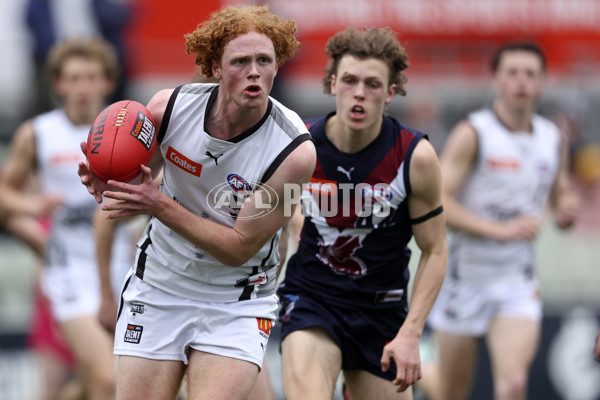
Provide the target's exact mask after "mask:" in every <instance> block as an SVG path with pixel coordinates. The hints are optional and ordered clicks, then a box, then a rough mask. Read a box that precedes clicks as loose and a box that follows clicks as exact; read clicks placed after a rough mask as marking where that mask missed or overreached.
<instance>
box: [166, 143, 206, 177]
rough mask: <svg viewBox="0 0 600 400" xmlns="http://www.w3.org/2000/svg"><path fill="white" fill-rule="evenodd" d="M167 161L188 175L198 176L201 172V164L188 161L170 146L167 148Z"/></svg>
mask: <svg viewBox="0 0 600 400" xmlns="http://www.w3.org/2000/svg"><path fill="white" fill-rule="evenodd" d="M167 160H169V161H170V162H172V163H173V164H175V165H176V166H177V167H179V168H181V169H182V170H184V171H185V172H187V173H188V174H192V175H194V176H200V173H201V172H202V164H198V163H197V162H194V161H192V160H190V159H189V158H187V157H186V156H184V155H183V154H181V153H180V152H178V151H177V150H175V149H174V148H172V147H171V146H169V148H168V149H167Z"/></svg>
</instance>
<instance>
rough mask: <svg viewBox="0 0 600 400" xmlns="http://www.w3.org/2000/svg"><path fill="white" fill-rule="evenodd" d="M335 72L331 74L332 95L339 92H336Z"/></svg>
mask: <svg viewBox="0 0 600 400" xmlns="http://www.w3.org/2000/svg"><path fill="white" fill-rule="evenodd" d="M335 78H336V76H335V74H331V94H332V95H334V96H335V95H336V94H337V93H336V92H335Z"/></svg>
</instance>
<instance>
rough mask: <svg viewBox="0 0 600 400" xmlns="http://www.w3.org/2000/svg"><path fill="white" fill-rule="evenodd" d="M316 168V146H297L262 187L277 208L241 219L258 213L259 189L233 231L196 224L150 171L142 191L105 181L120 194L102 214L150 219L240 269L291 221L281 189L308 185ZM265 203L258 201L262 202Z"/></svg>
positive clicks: (198, 220) (197, 220)
mask: <svg viewBox="0 0 600 400" xmlns="http://www.w3.org/2000/svg"><path fill="white" fill-rule="evenodd" d="M315 164H316V152H315V148H314V144H313V143H312V142H310V141H306V142H304V143H302V144H300V145H299V146H298V147H297V148H296V149H295V150H294V151H293V152H292V153H291V154H290V155H289V156H288V157H287V158H286V159H285V160H284V161H283V162H282V164H281V165H280V166H279V168H278V169H277V170H276V171H275V173H274V174H273V176H272V177H271V178H270V179H269V180H268V181H267V182H266V184H265V186H267V187H269V188H270V189H271V190H274V191H275V192H276V193H277V197H278V198H279V201H278V202H277V203H276V204H270V206H272V207H274V209H273V211H272V212H270V213H268V214H267V215H265V216H263V217H260V220H257V219H252V218H245V217H246V216H250V215H257V214H258V213H259V211H260V210H257V208H256V204H257V203H256V202H255V197H256V196H260V194H259V192H260V191H262V190H264V189H263V188H259V189H258V190H257V191H256V192H255V193H254V194H253V195H251V196H249V197H248V199H246V201H245V202H244V205H243V206H242V208H241V210H240V213H239V216H238V219H237V222H236V224H235V225H234V226H233V228H229V227H226V226H223V225H220V224H217V223H215V222H212V221H209V220H206V219H203V218H200V217H199V216H197V215H195V214H193V213H191V212H190V211H188V210H186V209H185V208H184V207H182V206H181V205H179V204H178V203H176V202H175V201H173V200H172V199H170V198H168V197H167V196H165V195H164V194H163V193H161V192H159V191H158V189H156V187H155V186H154V185H153V184H152V180H151V177H150V169H149V168H143V169H142V170H143V172H144V179H143V181H142V184H140V185H131V184H126V183H121V182H113V181H109V182H110V183H111V186H113V187H115V188H117V189H119V190H120V191H121V192H113V191H106V192H104V196H105V197H108V198H112V199H115V200H120V202H118V203H115V204H110V205H106V206H104V207H103V208H104V209H105V210H107V211H117V212H116V213H112V214H110V215H109V217H110V218H114V217H124V216H130V215H138V214H151V215H153V216H154V217H156V218H158V219H159V220H160V221H161V222H163V223H164V224H165V225H167V226H168V227H170V228H171V229H173V230H174V231H175V232H177V233H178V234H179V235H181V236H182V237H183V238H185V239H187V240H188V241H190V242H191V243H193V244H194V245H196V246H198V247H199V248H201V249H203V250H204V251H206V252H208V253H209V254H211V255H212V256H213V257H215V258H216V259H217V260H219V262H221V263H223V264H225V265H230V266H239V265H242V264H243V263H244V262H245V261H247V260H248V259H250V258H251V257H252V256H253V255H254V254H256V253H257V252H258V251H259V250H260V248H261V247H262V246H263V245H264V244H265V243H266V242H267V241H268V240H269V239H270V238H272V237H273V235H275V233H276V232H277V231H278V230H279V229H280V228H281V227H282V226H283V225H284V224H285V223H286V221H287V220H288V219H289V216H286V215H285V212H284V211H285V207H284V204H283V200H282V199H284V194H285V192H284V185H285V184H286V183H287V184H296V185H299V186H302V185H303V184H305V183H307V182H308V180H309V179H310V177H311V176H312V173H313V170H314V167H315ZM267 197H268V196H261V199H266V198H267Z"/></svg>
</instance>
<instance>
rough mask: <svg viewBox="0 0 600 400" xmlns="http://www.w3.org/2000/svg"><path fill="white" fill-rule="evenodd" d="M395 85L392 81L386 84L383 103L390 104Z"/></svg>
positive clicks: (394, 93)
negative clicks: (386, 90) (386, 89)
mask: <svg viewBox="0 0 600 400" xmlns="http://www.w3.org/2000/svg"><path fill="white" fill-rule="evenodd" d="M396 89H397V86H396V84H395V83H392V84H391V85H390V86H388V92H387V96H386V97H385V104H390V103H391V102H392V100H393V99H394V96H395V95H396Z"/></svg>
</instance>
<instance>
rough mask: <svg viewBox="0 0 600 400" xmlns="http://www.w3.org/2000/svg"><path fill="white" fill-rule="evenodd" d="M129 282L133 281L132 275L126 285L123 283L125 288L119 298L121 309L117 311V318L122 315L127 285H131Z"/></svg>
mask: <svg viewBox="0 0 600 400" xmlns="http://www.w3.org/2000/svg"><path fill="white" fill-rule="evenodd" d="M129 282H131V275H130V276H129V278H127V280H126V281H125V285H123V290H121V297H120V299H119V311H117V319H119V317H120V316H121V311H123V294H124V293H125V290H127V286H129Z"/></svg>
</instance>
